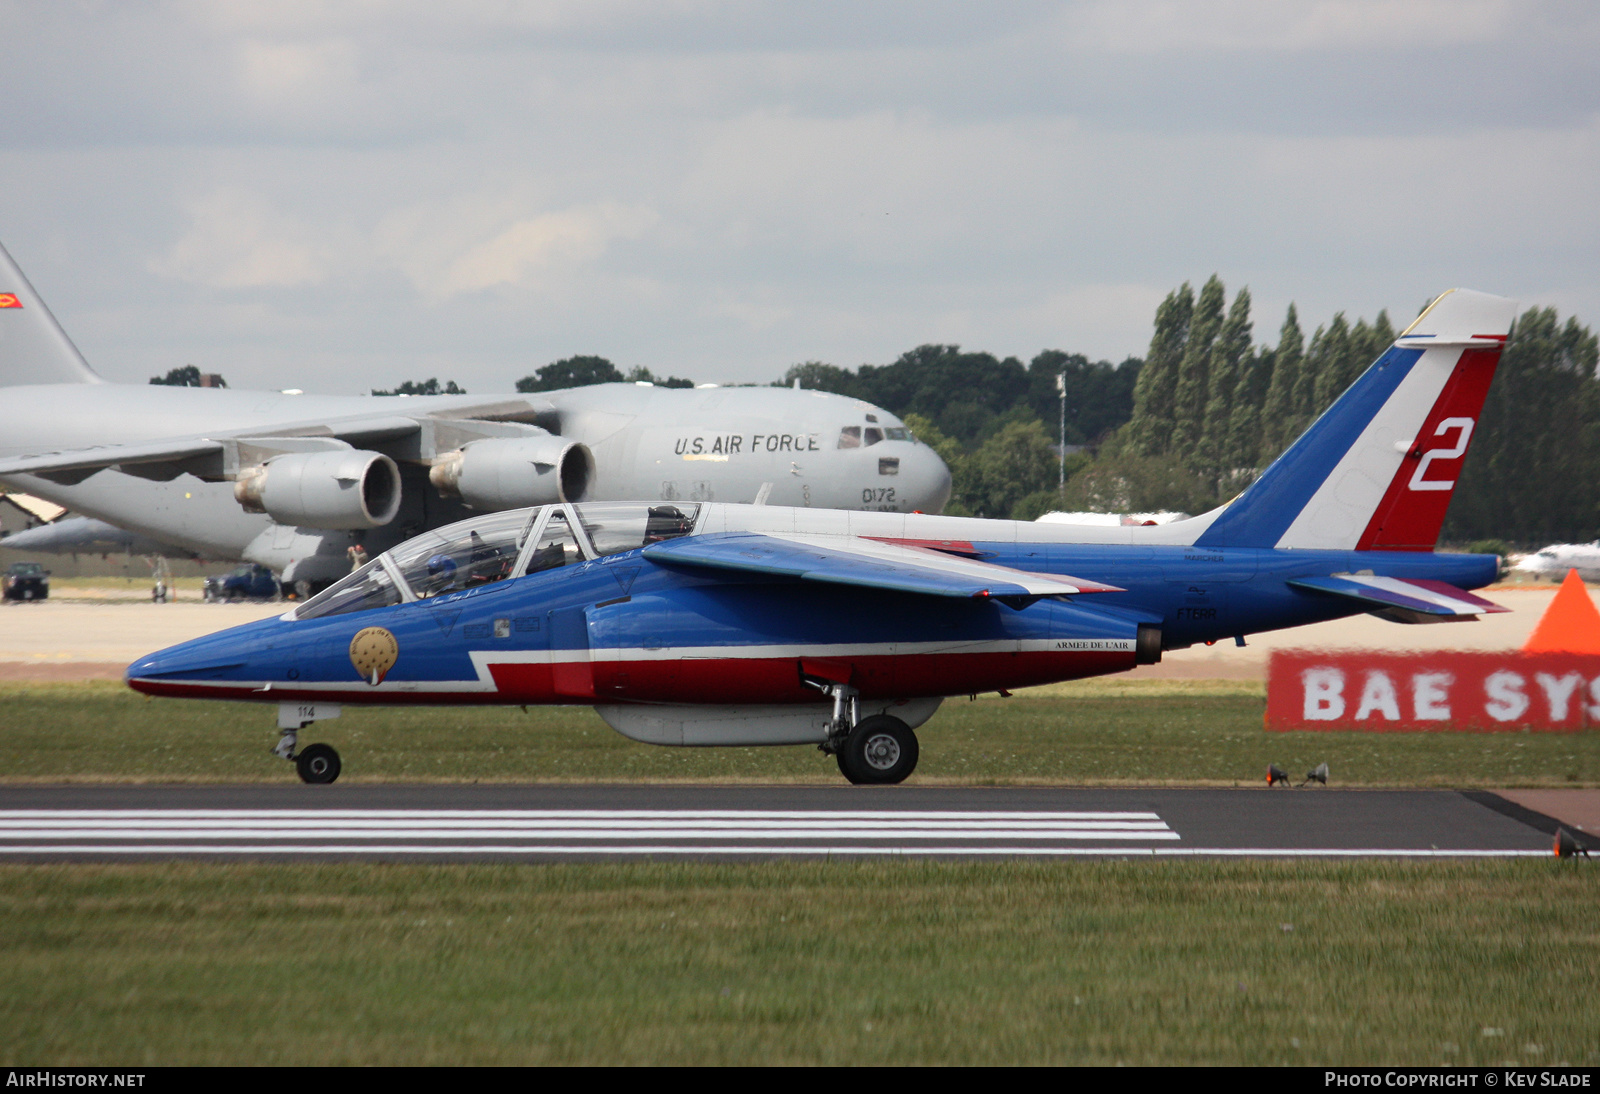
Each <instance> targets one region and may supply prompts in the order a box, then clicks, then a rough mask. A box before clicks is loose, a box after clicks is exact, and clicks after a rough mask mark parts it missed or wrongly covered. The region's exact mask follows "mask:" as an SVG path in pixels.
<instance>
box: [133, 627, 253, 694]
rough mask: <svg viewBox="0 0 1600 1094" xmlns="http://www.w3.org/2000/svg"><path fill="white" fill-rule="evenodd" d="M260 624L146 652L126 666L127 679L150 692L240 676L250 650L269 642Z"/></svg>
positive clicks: (155, 692)
mask: <svg viewBox="0 0 1600 1094" xmlns="http://www.w3.org/2000/svg"><path fill="white" fill-rule="evenodd" d="M263 623H265V624H267V626H268V627H270V625H271V622H270V621H265V620H263V621H262V622H261V623H247V624H245V625H244V626H242V627H234V628H231V629H229V630H225V631H221V632H219V633H217V634H209V635H206V636H205V637H204V638H195V639H192V640H190V641H188V642H180V643H178V644H177V645H176V646H168V647H167V648H166V649H162V650H157V651H156V652H154V653H148V654H145V656H143V657H141V658H139V659H138V660H137V661H135V662H133V663H132V664H131V665H129V666H128V671H127V673H126V680H127V683H128V686H129V687H131V688H133V689H134V690H135V691H142V692H145V693H147V694H152V695H167V694H178V692H175V691H173V690H172V687H173V686H174V685H178V684H182V683H185V682H192V681H224V680H230V679H241V678H243V677H244V675H245V674H244V673H243V672H242V671H241V670H243V669H245V668H246V667H247V665H248V663H249V661H250V659H251V656H252V653H253V652H255V651H258V650H260V649H261V648H262V647H263V646H265V645H267V644H268V643H267V642H266V641H264V640H265V639H266V638H267V635H266V634H265V633H264V630H263Z"/></svg>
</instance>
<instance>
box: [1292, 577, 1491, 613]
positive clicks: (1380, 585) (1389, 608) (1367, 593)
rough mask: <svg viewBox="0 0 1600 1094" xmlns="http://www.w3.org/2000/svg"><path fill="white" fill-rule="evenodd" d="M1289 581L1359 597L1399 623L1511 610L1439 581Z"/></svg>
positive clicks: (1344, 579) (1385, 579)
mask: <svg viewBox="0 0 1600 1094" xmlns="http://www.w3.org/2000/svg"><path fill="white" fill-rule="evenodd" d="M1289 584H1290V585H1291V586H1293V587H1294V588H1297V589H1308V590H1310V591H1312V592H1318V593H1328V594H1331V595H1333V596H1342V597H1345V598H1346V599H1349V600H1355V601H1359V602H1360V603H1362V604H1363V605H1365V606H1366V608H1367V610H1368V611H1369V612H1372V613H1373V614H1374V615H1379V616H1382V617H1383V618H1385V619H1391V620H1394V621H1395V622H1399V623H1454V622H1460V621H1464V620H1470V619H1476V618H1477V617H1478V616H1479V615H1480V614H1492V613H1494V612H1508V611H1510V610H1511V609H1510V608H1504V607H1501V606H1500V605H1499V604H1496V603H1494V602H1493V601H1490V600H1485V599H1484V598H1483V597H1481V596H1475V595H1473V594H1472V593H1469V592H1464V591H1463V590H1461V589H1458V588H1456V587H1455V586H1454V585H1448V584H1446V583H1445V582H1443V581H1421V580H1417V579H1415V578H1413V579H1410V580H1406V579H1403V578H1398V577H1374V576H1372V575H1370V574H1335V575H1333V576H1331V577H1297V578H1294V579H1292V580H1291V581H1290V582H1289Z"/></svg>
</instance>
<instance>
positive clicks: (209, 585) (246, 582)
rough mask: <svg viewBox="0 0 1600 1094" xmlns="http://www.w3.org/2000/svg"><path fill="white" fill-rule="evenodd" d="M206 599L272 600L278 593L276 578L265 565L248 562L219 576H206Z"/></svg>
mask: <svg viewBox="0 0 1600 1094" xmlns="http://www.w3.org/2000/svg"><path fill="white" fill-rule="evenodd" d="M203 595H204V596H205V598H206V599H207V600H213V601H215V600H272V599H275V598H276V597H278V596H279V595H281V594H280V592H279V589H278V579H277V578H275V577H273V576H272V571H271V570H269V569H267V568H266V567H265V566H258V565H256V564H255V563H249V564H247V565H244V566H240V567H238V568H236V569H234V570H233V571H232V572H230V573H226V574H223V575H222V576H221V577H208V578H206V583H205V589H204V593H203Z"/></svg>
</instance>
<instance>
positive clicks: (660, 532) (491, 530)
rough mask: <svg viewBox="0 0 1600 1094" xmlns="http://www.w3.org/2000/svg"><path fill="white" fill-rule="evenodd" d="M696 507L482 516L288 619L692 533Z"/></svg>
mask: <svg viewBox="0 0 1600 1094" xmlns="http://www.w3.org/2000/svg"><path fill="white" fill-rule="evenodd" d="M699 512H700V507H699V506H698V505H650V504H647V503H645V502H591V503H586V504H579V505H571V504H560V505H541V506H536V507H534V508H532V509H511V510H507V511H504V512H499V513H485V514H484V515H482V516H480V517H472V518H470V519H468V520H462V521H457V522H456V523H455V524H450V525H446V526H445V527H443V528H436V529H434V530H433V531H431V532H425V533H423V534H422V535H420V536H417V537H415V538H414V539H408V540H406V541H405V542H404V543H402V544H399V545H398V546H396V547H394V548H393V549H391V550H389V551H385V552H384V553H383V554H381V555H379V556H378V557H377V558H375V559H373V560H372V561H371V562H368V563H367V564H366V565H365V566H362V567H361V568H360V569H358V570H356V571H355V572H354V573H352V574H350V575H349V576H347V577H344V578H342V579H340V580H339V581H337V582H335V583H334V584H333V585H331V586H329V587H328V588H326V589H324V590H323V591H322V592H320V593H318V594H317V595H316V596H314V597H312V598H311V599H310V600H308V601H306V602H305V603H304V604H302V605H301V606H300V607H299V608H297V609H295V611H294V613H293V616H292V618H294V619H318V618H321V617H323V616H329V615H343V614H345V613H347V612H363V611H370V610H372V609H374V608H385V607H390V606H392V605H395V604H402V603H407V602H410V601H416V600H428V599H431V598H432V597H436V596H442V595H444V594H446V593H455V592H461V591H463V590H465V589H471V588H475V587H477V586H480V585H488V584H492V583H493V582H496V581H506V580H512V579H515V578H519V577H524V576H527V575H529V574H535V573H539V572H542V571H544V570H550V569H554V568H555V567H558V566H566V565H570V564H573V563H577V562H585V561H588V560H590V559H595V558H600V557H602V556H604V555H615V554H621V553H623V552H625V551H637V550H638V549H639V548H641V547H644V546H646V545H647V544H651V543H660V542H661V541H663V540H668V539H676V538H678V537H679V536H686V535H689V534H690V533H691V532H692V531H693V530H694V523H695V519H696V518H697V517H698V516H699Z"/></svg>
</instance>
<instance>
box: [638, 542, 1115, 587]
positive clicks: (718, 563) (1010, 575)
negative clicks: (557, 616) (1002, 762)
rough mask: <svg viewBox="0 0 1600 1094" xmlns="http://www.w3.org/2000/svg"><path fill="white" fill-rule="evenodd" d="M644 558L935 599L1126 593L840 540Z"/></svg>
mask: <svg viewBox="0 0 1600 1094" xmlns="http://www.w3.org/2000/svg"><path fill="white" fill-rule="evenodd" d="M969 546H970V545H969ZM644 554H645V557H647V558H649V559H651V560H652V561H655V562H660V563H665V564H668V565H686V566H702V567H707V568H710V569H717V570H736V571H741V572H745V573H757V574H779V575H783V576H786V577H798V578H801V579H803V580H806V581H821V582H827V583H830V584H835V585H860V586H864V587H866V588H872V589H890V590H894V591H896V592H906V593H925V594H928V595H931V596H951V597H980V598H981V597H994V598H996V599H1001V600H1006V599H1009V598H1012V597H1019V598H1026V599H1030V600H1032V599H1037V598H1038V597H1041V596H1070V595H1073V594H1076V593H1110V592H1122V591H1123V590H1122V589H1119V588H1117V587H1116V586H1114V585H1104V584H1101V583H1100V582H1097V581H1085V580H1084V579H1082V578H1076V577H1069V576H1067V575H1064V574H1035V573H1029V572H1027V571H1025V570H1016V569H1012V568H1011V567H1009V566H996V565H994V564H993V563H989V562H979V561H977V560H975V559H971V558H958V557H956V556H955V555H952V554H950V553H948V552H947V550H935V549H931V548H928V547H919V546H909V545H906V544H904V543H903V542H902V543H885V542H883V541H880V540H871V539H861V538H844V537H839V536H807V535H761V534H756V533H745V532H728V533H715V534H710V535H702V536H686V537H684V538H682V539H674V540H669V541H668V542H665V543H656V544H652V545H651V546H649V547H646V548H645V549H644Z"/></svg>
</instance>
